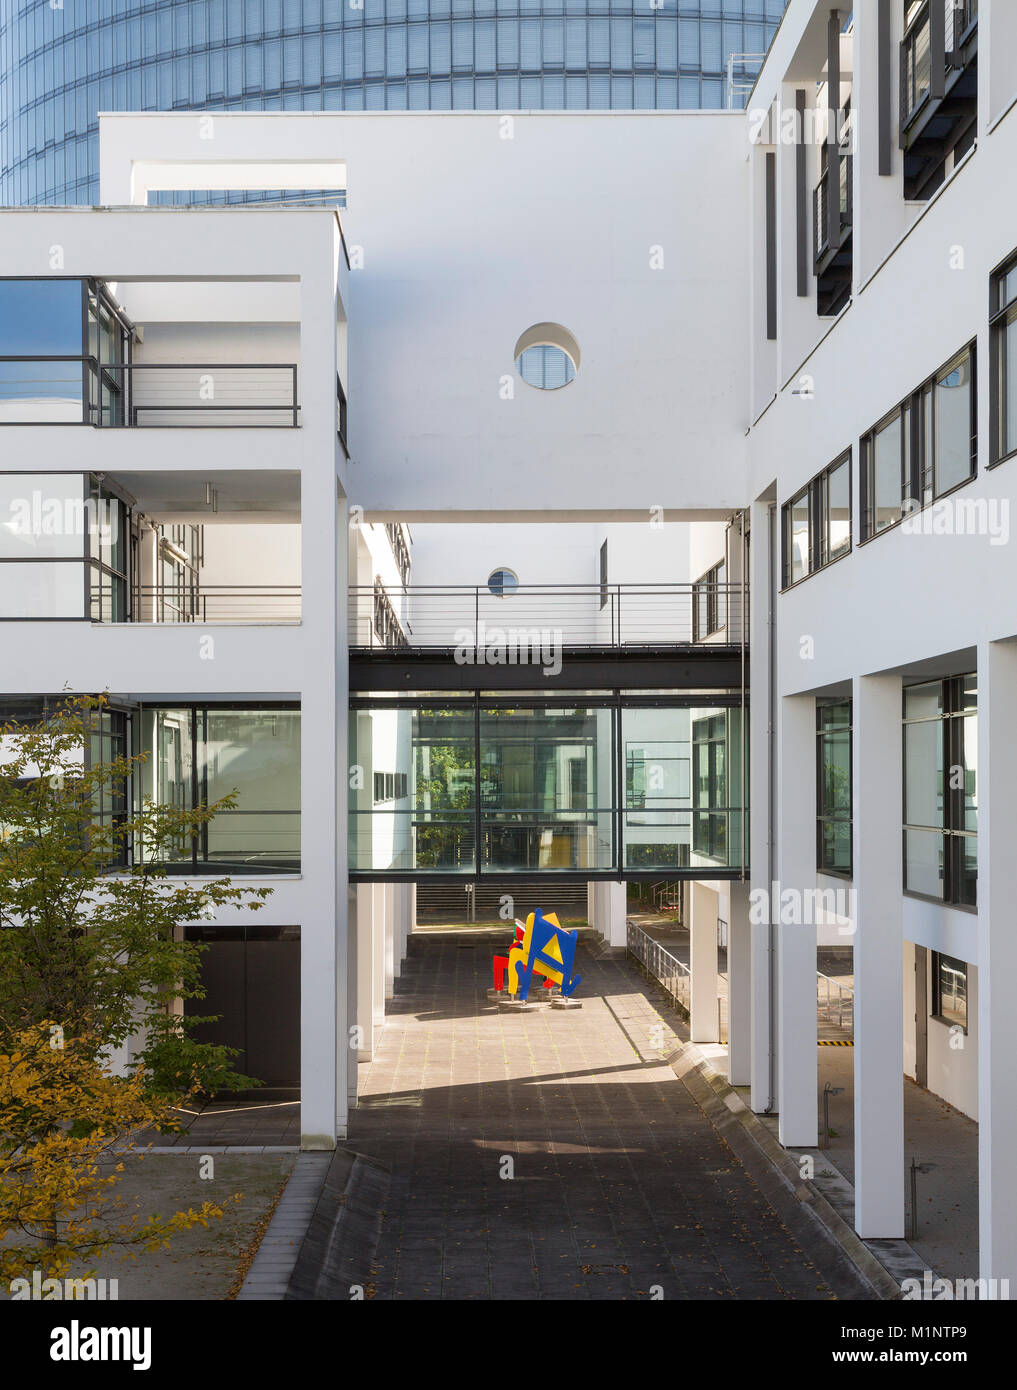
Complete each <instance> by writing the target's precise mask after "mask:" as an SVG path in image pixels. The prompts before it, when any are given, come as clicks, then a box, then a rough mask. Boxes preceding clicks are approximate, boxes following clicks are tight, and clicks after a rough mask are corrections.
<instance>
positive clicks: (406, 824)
mask: <svg viewBox="0 0 1017 1390" xmlns="http://www.w3.org/2000/svg"><path fill="white" fill-rule="evenodd" d="M704 591H705V592H704ZM747 628H748V593H747V591H746V589H745V587H744V586H742V585H724V584H712V585H688V584H686V585H677V584H676V585H662V584H656V585H618V584H613V585H607V584H604V585H556V586H536V585H530V586H515V587H513V588H512V589H511V590H509V589H507V588H506V590H505V591H504V592H503V593H501V594H495V593H492V592H491V591H490V590H489V589H487V588H480V587H463V586H444V587H439V586H422V587H414V586H407V587H405V588H400V589H398V590H396V591H394V592H390V591H388V590H386V589H385V588H384V587H383V586H381V585H380V583H378V584H375V585H374V586H372V587H370V588H362V589H355V590H353V591H352V593H351V602H350V615H349V634H350V749H349V763H350V794H349V847H350V852H349V865H350V877H351V878H353V879H361V880H371V879H376V880H384V881H400V880H408V881H413V882H421V881H431V880H437V879H442V878H445V879H449V880H460V881H462V880H464V879H473V880H480V879H483V880H484V881H486V882H491V881H504V882H505V883H506V884H508V883H512V884H518V883H521V882H525V881H545V880H546V879H547V878H548V877H549V876H552V875H553V876H555V877H556V878H557V879H559V880H574V881H576V882H580V881H581V882H590V881H595V880H597V879H611V880H618V879H620V878H625V879H660V878H661V877H662V876H665V875H666V876H667V877H669V878H675V879H679V878H689V879H702V878H709V879H719V878H729V877H730V878H735V877H741V876H742V874H743V872H744V870H745V867H746V865H745V862H744V847H745V846H746V845H747V843H748V799H747V771H746V770H747V767H748V649H747V644H746V641H745V634H746V632H747Z"/></svg>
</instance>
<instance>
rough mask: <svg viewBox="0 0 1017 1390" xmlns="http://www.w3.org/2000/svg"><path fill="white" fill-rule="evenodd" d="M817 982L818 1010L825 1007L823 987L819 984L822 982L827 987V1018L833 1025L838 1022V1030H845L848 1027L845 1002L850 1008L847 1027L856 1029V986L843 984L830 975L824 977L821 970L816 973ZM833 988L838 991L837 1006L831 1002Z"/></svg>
mask: <svg viewBox="0 0 1017 1390" xmlns="http://www.w3.org/2000/svg"><path fill="white" fill-rule="evenodd" d="M816 981H817V984H816V1008H817V1010H818V1009H820V1008H821V1007H823V999H822V992H821V985H820V983H819V982H820V981H822V982H823V984H825V985H826V1003H825V1008H826V1016H827V1018H828V1019H829V1021H830V1022H831V1023H833V1022H834V1021H836V1023H837V1026H838V1028H843V1027H845V1026H846V1025H845V1023H844V1008H845V1002H847V1004H848V1006H849V1014H850V1020H849V1024H848V1025H847V1026H850V1027H851V1028H852V1029H853V1027H854V995H855V991H854V986H853V985H847V984H843V983H842V982H841V981H840V980H834V979H831V977H830V976H829V975H824V974H823V972H822V971H821V970H817V971H816ZM831 987H832V988H833V989H835V990H836V991H837V999H836V1004H833V1003H832V1002H831V1000H830V990H831ZM845 996H846V999H845ZM834 1008H836V1011H837V1018H836V1020H834V1017H833V1011H834Z"/></svg>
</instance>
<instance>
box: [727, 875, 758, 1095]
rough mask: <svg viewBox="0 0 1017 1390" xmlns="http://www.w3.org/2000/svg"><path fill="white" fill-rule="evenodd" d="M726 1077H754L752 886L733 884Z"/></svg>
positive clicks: (741, 1082) (740, 1081)
mask: <svg viewBox="0 0 1017 1390" xmlns="http://www.w3.org/2000/svg"><path fill="white" fill-rule="evenodd" d="M727 1077H728V1080H729V1081H730V1083H731V1085H732V1086H748V1085H749V1083H750V1081H751V1079H752V928H751V927H750V926H749V885H748V882H745V883H737V882H736V883H732V884H731V897H730V904H729V906H728V915H727Z"/></svg>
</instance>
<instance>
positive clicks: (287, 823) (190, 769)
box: [140, 707, 300, 874]
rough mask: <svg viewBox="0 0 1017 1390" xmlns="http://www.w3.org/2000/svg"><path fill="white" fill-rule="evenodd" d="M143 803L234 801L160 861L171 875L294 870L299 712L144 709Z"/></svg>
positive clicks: (297, 833)
mask: <svg viewBox="0 0 1017 1390" xmlns="http://www.w3.org/2000/svg"><path fill="white" fill-rule="evenodd" d="M140 723H141V748H142V751H143V752H144V753H146V754H147V758H146V761H145V762H144V764H143V765H142V773H141V789H142V795H143V797H144V798H145V799H147V800H151V801H153V802H155V803H157V804H159V805H170V806H176V807H177V808H179V809H182V810H189V809H192V808H194V807H196V806H203V805H207V804H210V803H211V802H214V801H218V800H220V799H221V798H222V797H224V796H228V795H231V794H235V795H236V799H237V800H236V806H235V807H234V809H232V810H228V811H220V812H219V813H218V814H217V815H216V816H215V818H214V819H213V820H212V821H211V822H210V823H209V824H208V825H206V826H203V827H202V828H201V830H200V832H199V833H198V834H197V835H195V836H193V837H192V836H189V835H183V836H181V837H180V839H179V841H178V843H177V844H176V845H174V846H173V847H172V848H171V849H170V850H169V851H168V852H167V853H165V854H164V855H163V859H164V862H166V864H167V866H168V867H170V868H171V869H175V870H177V871H192V870H193V871H199V872H200V871H202V870H207V869H209V868H212V869H213V870H214V871H215V872H219V871H222V872H228V871H229V872H234V873H240V874H254V873H265V872H270V873H279V872H296V871H297V870H299V868H300V712H299V710H286V709H243V710H236V709H216V708H212V707H209V708H198V709H188V708H179V709H163V708H160V709H144V710H142V712H141V716H140ZM141 852H142V856H143V857H146V855H147V853H148V852H147V851H146V849H145V847H144V846H142V847H141Z"/></svg>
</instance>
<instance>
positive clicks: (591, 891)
mask: <svg viewBox="0 0 1017 1390" xmlns="http://www.w3.org/2000/svg"><path fill="white" fill-rule="evenodd" d="M586 920H587V922H589V924H590V926H591V927H596V925H597V885H596V884H595V883H588V884H587V885H586Z"/></svg>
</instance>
